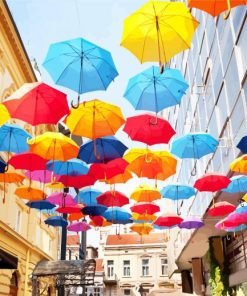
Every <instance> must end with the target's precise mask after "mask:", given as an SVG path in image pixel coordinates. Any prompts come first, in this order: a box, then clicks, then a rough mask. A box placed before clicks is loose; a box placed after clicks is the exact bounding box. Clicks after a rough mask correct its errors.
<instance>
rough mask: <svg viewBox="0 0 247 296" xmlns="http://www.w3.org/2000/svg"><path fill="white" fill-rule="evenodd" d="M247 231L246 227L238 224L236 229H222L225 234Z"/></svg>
mask: <svg viewBox="0 0 247 296" xmlns="http://www.w3.org/2000/svg"><path fill="white" fill-rule="evenodd" d="M246 229H247V225H245V224H240V225H239V226H237V227H224V230H225V231H227V232H238V231H244V230H246Z"/></svg>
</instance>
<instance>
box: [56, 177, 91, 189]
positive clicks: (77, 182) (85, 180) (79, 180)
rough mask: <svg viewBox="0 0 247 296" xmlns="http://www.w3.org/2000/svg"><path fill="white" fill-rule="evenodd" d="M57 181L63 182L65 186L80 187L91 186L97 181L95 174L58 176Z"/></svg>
mask: <svg viewBox="0 0 247 296" xmlns="http://www.w3.org/2000/svg"><path fill="white" fill-rule="evenodd" d="M56 181H57V182H61V183H62V184H63V185H64V186H65V187H74V188H77V189H80V188H82V187H86V186H91V185H93V184H94V183H95V181H96V180H95V179H94V178H93V176H89V175H81V176H66V175H63V176H58V177H57V178H56Z"/></svg>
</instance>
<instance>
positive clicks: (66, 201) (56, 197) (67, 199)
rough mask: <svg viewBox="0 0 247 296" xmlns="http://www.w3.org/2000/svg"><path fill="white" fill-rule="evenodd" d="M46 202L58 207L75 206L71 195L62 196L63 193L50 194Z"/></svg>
mask: <svg viewBox="0 0 247 296" xmlns="http://www.w3.org/2000/svg"><path fill="white" fill-rule="evenodd" d="M46 200H47V201H49V202H50V203H52V204H54V205H58V206H59V207H68V206H75V205H76V202H75V201H74V199H73V197H72V195H70V194H68V193H67V194H64V193H63V192H55V193H52V194H51V195H49V196H48V197H47V199H46Z"/></svg>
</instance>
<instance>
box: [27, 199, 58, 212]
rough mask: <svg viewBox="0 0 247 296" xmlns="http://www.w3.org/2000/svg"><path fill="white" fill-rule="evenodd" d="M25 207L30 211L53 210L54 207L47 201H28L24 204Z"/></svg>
mask: <svg viewBox="0 0 247 296" xmlns="http://www.w3.org/2000/svg"><path fill="white" fill-rule="evenodd" d="M26 205H27V206H28V207H30V208H32V209H37V210H40V211H42V210H51V209H54V208H55V207H56V206H55V205H53V204H51V203H50V202H49V201H47V200H38V201H29V202H27V203H26Z"/></svg>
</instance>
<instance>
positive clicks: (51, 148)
mask: <svg viewBox="0 0 247 296" xmlns="http://www.w3.org/2000/svg"><path fill="white" fill-rule="evenodd" d="M28 144H29V146H30V151H31V152H32V153H35V154H37V155H39V156H41V157H43V158H45V159H48V160H53V161H54V160H62V161H64V160H68V159H71V158H75V157H77V155H78V152H79V147H78V145H77V144H76V143H75V142H74V141H73V140H71V139H70V138H68V137H66V136H65V135H63V134H61V133H55V132H45V133H44V134H43V135H40V136H37V137H35V138H33V139H31V140H29V141H28Z"/></svg>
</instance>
